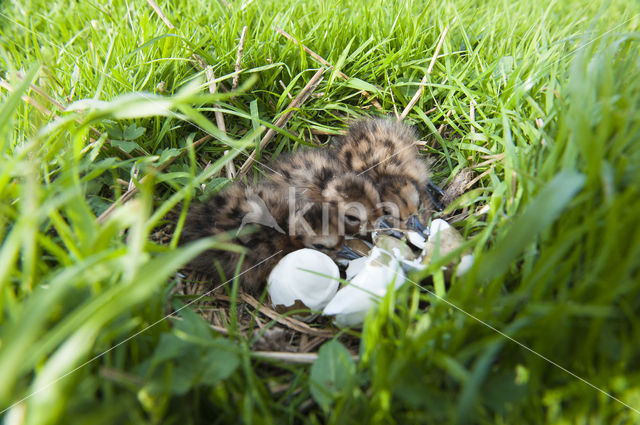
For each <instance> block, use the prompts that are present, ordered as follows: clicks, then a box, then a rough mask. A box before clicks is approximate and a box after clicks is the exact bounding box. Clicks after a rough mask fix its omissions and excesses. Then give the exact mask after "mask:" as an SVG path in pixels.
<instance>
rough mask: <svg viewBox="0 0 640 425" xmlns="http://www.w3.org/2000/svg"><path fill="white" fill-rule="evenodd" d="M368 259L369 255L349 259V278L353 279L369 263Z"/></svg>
mask: <svg viewBox="0 0 640 425" xmlns="http://www.w3.org/2000/svg"><path fill="white" fill-rule="evenodd" d="M367 260H369V257H360V258H356V259H355V260H351V261H349V265H348V266H347V271H346V273H347V276H346V277H347V280H351V279H353V277H354V276H355V275H357V274H358V273H360V272H361V271H362V269H364V267H365V266H366V265H367Z"/></svg>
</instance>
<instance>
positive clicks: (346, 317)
mask: <svg viewBox="0 0 640 425" xmlns="http://www.w3.org/2000/svg"><path fill="white" fill-rule="evenodd" d="M394 279H395V280H394ZM405 280H406V277H405V274H404V272H403V271H402V268H400V265H399V262H398V260H397V259H396V258H394V256H392V255H390V254H389V253H387V252H385V251H384V250H382V249H380V248H378V247H374V248H373V249H372V250H371V253H370V255H369V256H368V257H366V260H365V263H364V267H362V270H360V271H359V272H358V273H357V274H356V276H355V277H354V278H353V280H351V283H350V284H349V285H347V286H345V287H344V288H342V289H341V290H339V291H338V293H337V294H336V295H335V297H333V299H332V300H331V301H330V302H329V304H327V305H326V307H325V308H324V310H323V311H322V313H323V314H326V315H335V322H336V324H338V325H339V326H354V325H359V324H361V323H362V322H363V321H364V318H365V316H366V314H367V311H369V309H370V308H371V307H373V306H375V305H376V304H377V303H378V301H379V299H380V298H381V297H383V296H384V295H385V294H386V293H387V288H388V286H389V285H390V284H391V282H394V288H395V289H397V288H399V287H400V286H401V285H402V284H403V283H404V282H405Z"/></svg>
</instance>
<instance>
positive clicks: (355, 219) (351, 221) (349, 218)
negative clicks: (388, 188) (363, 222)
mask: <svg viewBox="0 0 640 425" xmlns="http://www.w3.org/2000/svg"><path fill="white" fill-rule="evenodd" d="M344 218H345V219H346V220H347V223H349V224H358V223H360V219H359V218H358V217H356V216H355V215H350V214H347V215H345V216H344Z"/></svg>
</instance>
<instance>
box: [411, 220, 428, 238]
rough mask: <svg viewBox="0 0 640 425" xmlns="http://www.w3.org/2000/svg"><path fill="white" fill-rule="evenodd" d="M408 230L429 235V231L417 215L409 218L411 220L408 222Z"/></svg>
mask: <svg viewBox="0 0 640 425" xmlns="http://www.w3.org/2000/svg"><path fill="white" fill-rule="evenodd" d="M407 229H409V230H415V231H416V232H418V233H420V234H423V235H427V236H428V235H429V229H427V228H426V227H425V226H424V224H422V223H421V222H420V220H418V217H416V216H415V215H411V216H409V219H408V220H407Z"/></svg>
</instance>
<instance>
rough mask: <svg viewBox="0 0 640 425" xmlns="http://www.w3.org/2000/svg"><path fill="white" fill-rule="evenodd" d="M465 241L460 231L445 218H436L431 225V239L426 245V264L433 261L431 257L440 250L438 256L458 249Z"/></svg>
mask: <svg viewBox="0 0 640 425" xmlns="http://www.w3.org/2000/svg"><path fill="white" fill-rule="evenodd" d="M463 241H464V239H463V237H462V235H461V234H460V232H458V231H457V230H456V229H455V228H453V227H451V225H450V224H449V223H447V222H446V221H444V220H441V219H436V220H433V221H432V222H431V226H430V227H429V239H427V243H426V245H425V247H424V255H425V264H426V263H429V262H430V261H431V257H432V256H433V254H434V253H435V252H436V249H437V251H438V256H440V257H443V256H445V255H447V254H448V253H450V252H451V251H454V250H456V249H457V248H458V247H459V246H460V245H462V242H463Z"/></svg>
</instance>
